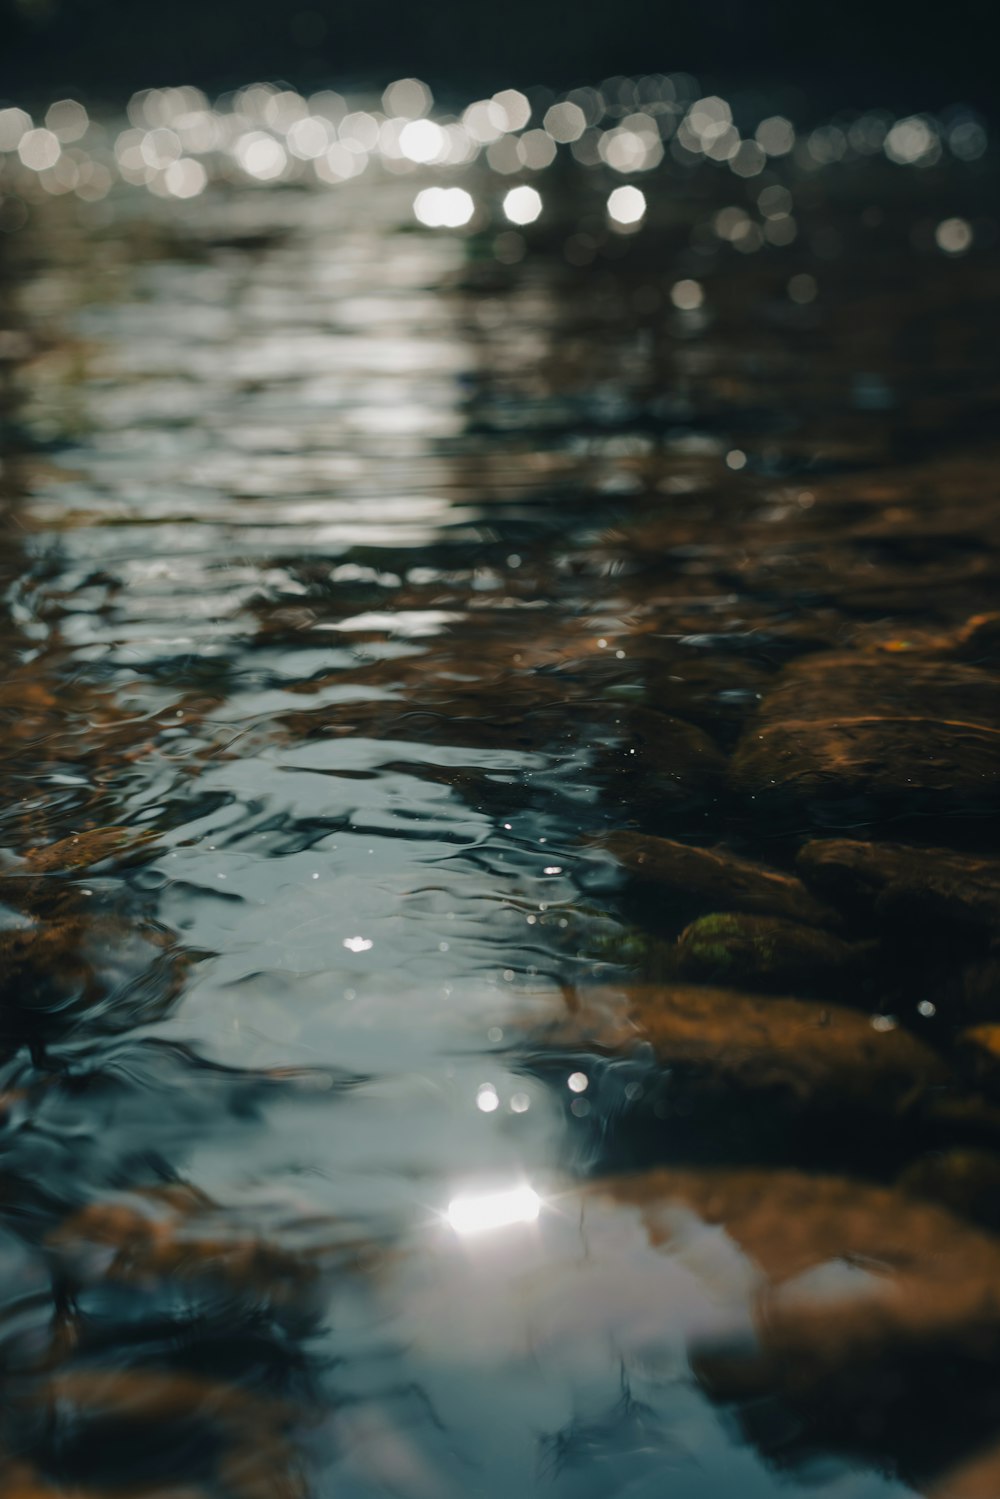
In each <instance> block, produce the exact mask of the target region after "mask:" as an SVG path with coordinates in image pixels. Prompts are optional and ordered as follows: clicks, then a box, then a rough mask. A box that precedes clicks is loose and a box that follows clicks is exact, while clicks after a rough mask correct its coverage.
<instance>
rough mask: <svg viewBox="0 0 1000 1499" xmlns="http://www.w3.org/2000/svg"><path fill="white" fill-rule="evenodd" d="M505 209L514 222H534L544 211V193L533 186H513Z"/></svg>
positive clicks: (504, 201) (504, 206)
mask: <svg viewBox="0 0 1000 1499" xmlns="http://www.w3.org/2000/svg"><path fill="white" fill-rule="evenodd" d="M503 211H504V214H505V215H506V217H507V218H508V219H509V220H510V222H511V223H512V224H533V223H534V222H535V220H536V219H537V217H538V215H539V214H540V213H541V211H542V195H541V193H540V192H538V191H537V189H535V188H533V187H527V186H523V187H512V188H511V190H510V192H509V193H508V194H507V196H506V197H505V198H504V200H503Z"/></svg>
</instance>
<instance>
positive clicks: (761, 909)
mask: <svg viewBox="0 0 1000 1499" xmlns="http://www.w3.org/2000/svg"><path fill="white" fill-rule="evenodd" d="M600 841H601V846H602V847H604V848H607V849H608V850H609V851H610V852H611V853H612V854H614V856H615V858H616V859H617V860H618V862H619V863H620V864H621V865H622V867H623V868H624V869H625V870H627V872H628V873H629V874H630V875H632V876H633V877H634V878H635V879H637V880H639V881H642V882H643V883H648V884H651V885H657V886H659V887H660V888H661V889H662V890H663V892H664V893H665V894H667V893H669V894H677V895H681V896H683V897H685V898H693V899H696V900H698V901H699V902H702V903H704V904H705V905H707V906H710V907H711V908H712V909H713V910H715V911H747V912H750V913H751V914H753V915H762V916H783V917H785V918H787V919H788V920H791V921H799V922H803V923H805V924H806V925H808V926H829V925H832V924H833V925H835V924H836V922H837V917H836V915H835V913H834V912H833V911H832V910H831V908H830V907H829V906H827V905H824V904H823V903H822V902H821V901H819V900H817V899H816V897H815V896H814V895H812V894H811V893H810V892H809V891H808V890H807V889H806V887H805V885H804V884H803V883H802V881H801V880H800V879H798V878H797V877H796V876H795V875H790V874H783V873H782V872H781V871H780V870H777V869H769V868H768V867H767V866H766V865H764V864H757V863H754V862H753V861H752V860H750V859H743V858H740V857H739V855H737V854H734V853H731V852H730V851H729V850H728V849H726V848H721V847H717V848H698V847H696V846H694V845H693V844H689V843H678V842H676V841H675V840H674V839H672V838H657V837H654V836H653V835H651V834H647V833H633V832H630V831H628V830H623V831H621V832H617V833H611V834H608V835H607V836H605V837H604V838H603V839H601V840H600Z"/></svg>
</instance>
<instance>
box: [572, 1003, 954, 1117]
mask: <svg viewBox="0 0 1000 1499" xmlns="http://www.w3.org/2000/svg"><path fill="white" fill-rule="evenodd" d="M555 1030H556V1034H555V1036H553V1037H552V1038H551V1039H553V1040H556V1041H561V1040H563V1041H564V1040H566V1039H570V1038H571V1039H574V1040H576V1041H578V1042H579V1041H580V1040H581V1039H582V1040H584V1042H585V1044H589V1045H591V1046H593V1047H595V1048H596V1049H597V1050H599V1051H602V1052H604V1053H610V1054H613V1055H621V1054H630V1053H634V1051H635V1048H636V1046H637V1044H639V1043H645V1044H647V1045H648V1046H649V1048H650V1050H651V1052H652V1055H653V1058H654V1059H655V1062H656V1063H657V1065H658V1066H660V1067H664V1068H670V1069H682V1070H684V1071H686V1072H690V1073H693V1074H694V1075H696V1076H697V1077H699V1078H701V1079H702V1080H704V1081H707V1082H713V1083H721V1084H724V1085H726V1086H730V1087H733V1088H736V1089H738V1090H741V1091H745V1092H747V1093H767V1094H773V1093H779V1094H781V1095H783V1096H784V1098H785V1099H786V1100H787V1101H788V1102H790V1103H791V1104H792V1105H793V1106H794V1107H797V1108H805V1109H820V1110H824V1111H830V1112H832V1113H837V1114H839V1115H843V1114H844V1113H845V1111H848V1110H852V1111H856V1112H857V1113H858V1114H861V1115H869V1116H870V1115H871V1114H876V1115H882V1116H892V1115H897V1114H902V1113H906V1112H908V1111H909V1110H910V1109H911V1108H913V1107H915V1106H917V1105H922V1104H923V1103H924V1102H926V1103H928V1104H929V1105H932V1104H934V1103H935V1102H936V1098H935V1097H934V1096H933V1095H934V1094H935V1092H936V1091H941V1092H947V1090H948V1088H949V1087H950V1085H951V1084H952V1082H953V1074H952V1072H951V1069H950V1068H949V1067H948V1066H947V1064H946V1063H945V1062H943V1061H942V1060H941V1059H940V1058H939V1057H938V1056H937V1055H936V1053H935V1052H933V1051H932V1050H931V1049H930V1048H929V1047H928V1046H927V1045H925V1043H924V1042H923V1041H920V1040H918V1039H917V1037H916V1036H913V1035H911V1034H910V1032H909V1031H907V1030H905V1029H903V1028H902V1027H900V1026H898V1025H890V1026H886V1027H884V1028H882V1027H880V1026H879V1024H878V1022H877V1021H876V1023H873V1021H872V1019H871V1018H870V1017H869V1016H867V1015H865V1014H863V1013H861V1012H860V1011H858V1010H851V1009H847V1008H846V1007H845V1006H843V1005H832V1004H823V1003H820V1002H819V1001H806V1000H800V999H789V998H779V999H775V998H770V997H768V998H765V997H763V996H757V995H749V994H743V993H740V992H738V991H736V990H733V989H719V988H702V987H700V986H695V985H692V984H662V985H654V984H632V985H623V986H622V987H621V988H614V989H601V988H597V987H595V988H589V989H584V990H582V991H581V993H580V1005H579V1008H578V1010H577V1012H576V1013H575V1014H574V1015H573V1017H572V1020H571V1023H570V1025H569V1026H568V1027H564V1028H563V1032H564V1034H562V1035H560V1034H559V1030H560V1028H559V1027H558V1026H557V1027H556V1028H555ZM567 1032H569V1033H571V1036H568V1035H567V1034H566V1033H567ZM928 1095H932V1096H930V1097H928Z"/></svg>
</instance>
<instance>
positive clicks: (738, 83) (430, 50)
mask: <svg viewBox="0 0 1000 1499" xmlns="http://www.w3.org/2000/svg"><path fill="white" fill-rule="evenodd" d="M994 27H995V7H994V6H993V5H991V4H990V3H989V0H954V3H951V4H948V5H931V4H929V3H926V0H837V3H834V4H819V3H808V0H764V3H751V0H710V3H695V0H685V3H660V0H615V3H611V0H572V3H571V0H543V3H538V0H504V3H503V4H484V3H469V0H435V3H427V0H424V3H421V4H416V3H413V0H367V3H366V0H307V3H305V4H302V3H299V0H291V3H290V4H276V3H275V0H209V3H205V0H171V3H162V0H153V3H147V4H135V3H130V0H0V34H2V37H3V42H2V46H0V94H3V95H5V96H9V97H10V98H17V99H19V100H24V99H25V98H27V97H28V96H29V95H30V94H31V93H32V92H33V91H39V92H46V93H47V92H51V91H52V90H57V91H58V90H65V91H66V92H69V93H76V94H81V93H82V94H84V95H85V96H87V98H88V99H90V100H92V101H95V100H96V101H99V100H101V99H107V100H108V102H117V101H118V99H119V98H120V96H121V94H122V93H123V91H124V92H128V91H130V90H131V89H133V88H135V87H138V86H140V84H147V85H162V84H171V83H177V82H182V81H183V82H190V83H195V84H198V85H200V86H201V87H203V88H208V89H213V88H226V87H229V86H232V85H236V84H240V83H244V82H246V80H247V79H248V78H250V77H254V76H261V77H267V78H279V77H284V78H287V79H289V80H290V81H291V82H293V83H294V84H295V85H296V86H297V87H299V88H303V87H307V86H309V85H311V84H313V83H315V82H317V81H320V80H322V79H325V78H335V79H337V80H338V82H340V83H349V82H351V81H356V82H357V83H364V82H373V83H379V82H384V80H385V79H386V78H391V77H394V76H396V75H398V74H399V73H401V72H404V73H414V72H415V73H417V74H419V75H420V76H421V77H424V78H426V79H427V80H428V82H429V83H430V84H431V85H432V87H434V88H435V90H436V91H438V92H439V93H447V91H448V87H449V85H454V86H455V87H456V88H459V89H461V90H463V91H464V90H467V89H469V88H473V87H482V88H484V89H486V88H489V89H492V88H497V87H502V86H503V85H504V84H508V83H511V82H517V83H519V84H521V85H522V86H523V84H525V83H528V82H531V81H532V80H534V81H538V82H544V83H548V84H552V85H553V86H556V87H568V86H570V85H572V84H575V83H581V82H592V81H594V80H595V79H600V78H603V77H607V76H609V75H611V74H617V73H626V74H627V73H646V72H650V71H654V70H662V71H671V70H674V69H677V68H684V69H689V70H691V71H693V72H696V73H699V74H705V75H707V76H708V77H710V78H711V80H712V81H713V83H715V84H718V85H720V86H726V87H729V88H734V87H736V88H739V87H759V88H762V89H767V90H769V91H771V90H772V89H773V86H774V85H775V84H776V83H778V84H780V85H781V87H782V88H783V89H784V91H785V93H786V95H790V96H791V97H790V98H789V107H792V108H794V106H795V104H796V102H798V101H797V100H796V99H795V97H794V95H795V94H796V92H797V93H798V94H799V96H800V98H801V100H802V102H806V101H808V102H809V103H810V104H812V105H814V106H816V107H818V108H826V107H836V108H852V107H864V106H866V105H870V104H872V103H873V102H877V103H879V104H880V105H884V106H888V107H890V108H894V109H896V110H909V109H916V108H927V107H931V108H935V107H938V106H940V105H943V104H948V103H953V102H956V101H961V102H966V103H970V104H974V105H976V106H978V107H979V108H980V109H986V110H990V109H991V106H992V100H993V92H994V73H995V67H996V64H995V56H994V49H993V48H992V47H991V46H990V45H989V41H990V36H991V34H992V33H993V30H994Z"/></svg>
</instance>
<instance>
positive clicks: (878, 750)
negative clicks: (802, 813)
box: [731, 652, 1000, 819]
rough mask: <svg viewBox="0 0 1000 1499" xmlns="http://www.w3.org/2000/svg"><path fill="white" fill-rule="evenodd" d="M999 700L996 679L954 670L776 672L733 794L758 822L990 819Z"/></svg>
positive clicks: (854, 665)
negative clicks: (833, 817) (773, 818)
mask: <svg viewBox="0 0 1000 1499" xmlns="http://www.w3.org/2000/svg"><path fill="white" fill-rule="evenodd" d="M998 689H1000V680H998V679H997V678H996V677H994V676H992V675H990V674H988V673H987V672H983V671H980V670H978V668H976V667H972V666H964V665H961V664H958V663H955V662H953V661H937V660H925V659H919V660H915V659H913V658H910V657H905V658H904V657H896V658H889V657H885V656H880V655H865V654H859V653H855V654H850V653H843V652H831V653H830V654H828V655H825V656H814V657H811V658H809V659H808V660H806V661H804V662H799V663H797V664H796V665H794V666H791V667H789V668H788V669H787V670H786V671H784V672H782V673H781V675H780V676H779V678H778V679H777V681H776V683H775V686H774V688H773V690H772V691H771V692H770V693H769V694H768V695H767V697H766V698H765V699H764V701H763V703H762V704H761V708H760V712H759V713H758V716H757V720H756V722H755V723H754V724H753V725H752V726H751V727H750V728H749V729H748V730H747V732H746V733H745V734H744V736H743V738H742V739H741V741H740V743H739V745H738V746H737V749H736V753H735V755H734V757H733V761H732V765H731V782H732V785H733V788H734V789H735V790H736V791H737V792H739V793H740V794H742V795H744V796H746V797H748V798H750V799H751V800H753V801H755V803H756V806H757V810H758V811H759V812H766V811H768V810H773V809H774V808H775V807H776V806H780V805H782V804H785V805H788V806H795V807H801V806H803V804H805V805H807V806H808V805H810V804H811V805H812V807H813V809H814V810H815V808H816V807H817V806H818V807H819V808H820V809H821V810H822V809H823V808H824V807H826V808H827V809H829V810H830V811H835V812H839V813H840V814H841V815H843V814H844V813H846V814H847V815H849V816H850V817H851V818H852V819H859V818H865V817H870V816H872V815H874V814H875V813H877V812H884V811H899V812H902V813H912V812H918V813H920V814H926V813H932V814H934V813H936V814H954V813H965V814H972V813H976V812H981V811H984V810H990V811H993V810H995V809H998V808H1000V690H998ZM845 803H846V804H847V805H846V807H845V805H844V804H845Z"/></svg>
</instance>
